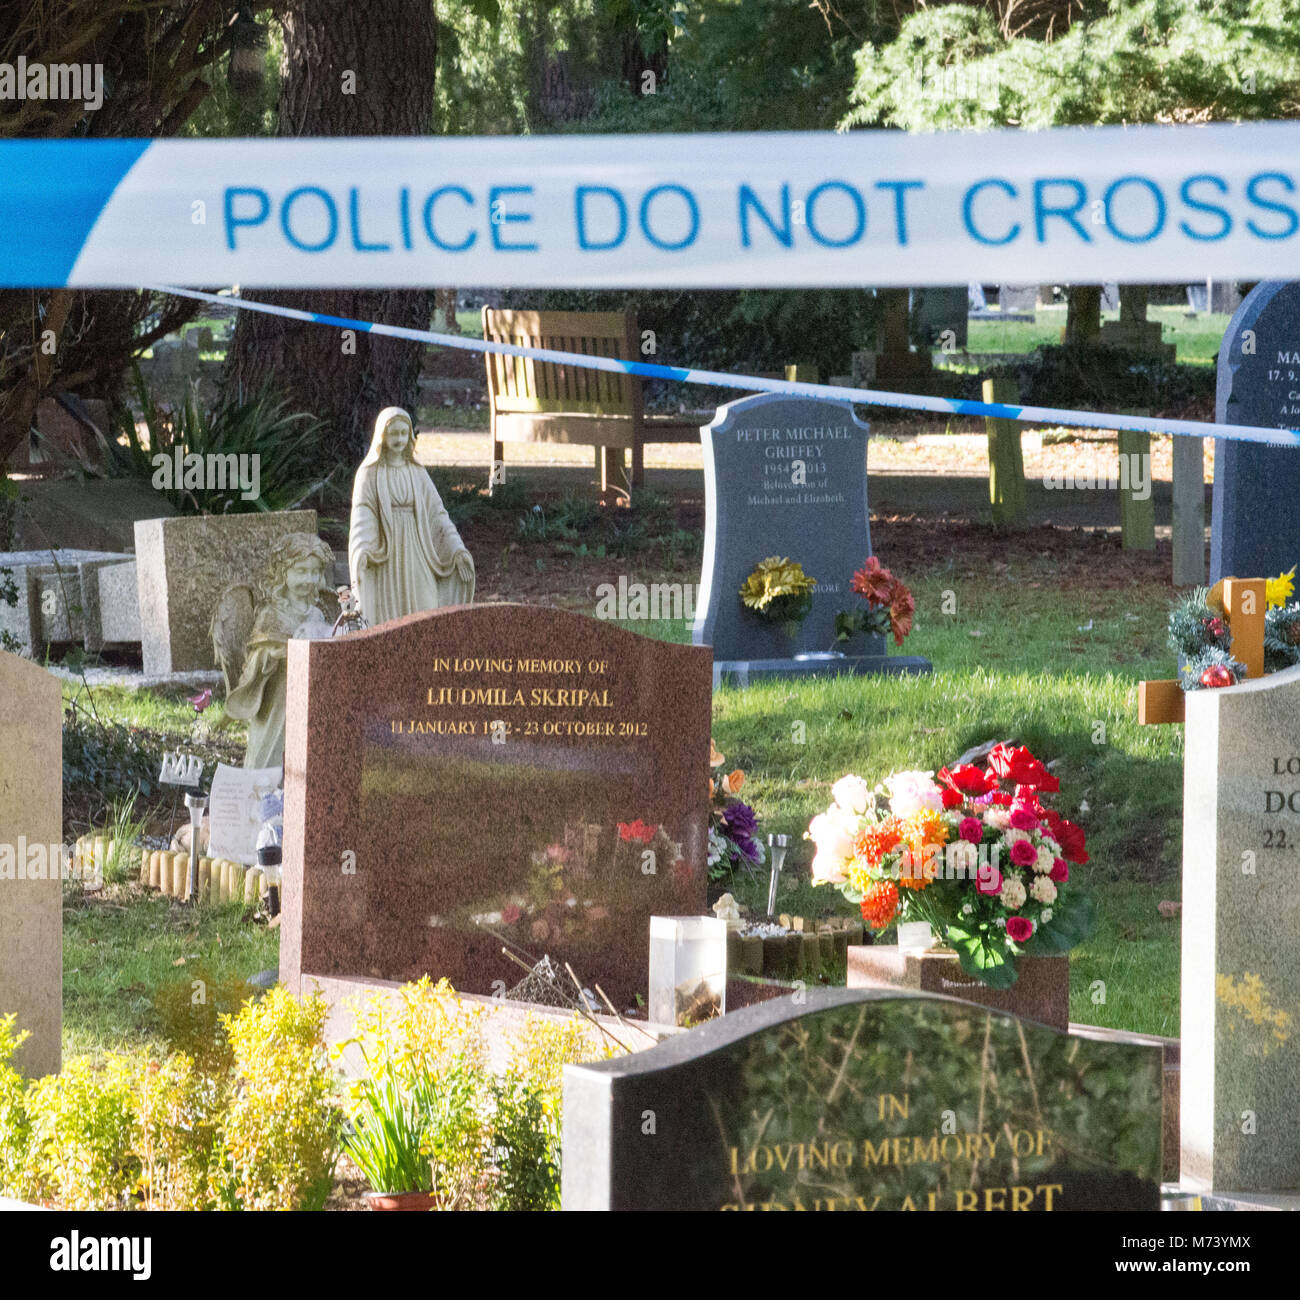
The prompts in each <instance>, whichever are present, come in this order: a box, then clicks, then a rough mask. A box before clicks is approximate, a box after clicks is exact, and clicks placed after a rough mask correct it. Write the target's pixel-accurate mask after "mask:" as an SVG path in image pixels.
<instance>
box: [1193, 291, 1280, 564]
mask: <svg viewBox="0 0 1300 1300" xmlns="http://www.w3.org/2000/svg"><path fill="white" fill-rule="evenodd" d="M1215 419H1217V420H1218V421H1220V422H1221V423H1227V424H1250V425H1258V426H1260V427H1261V428H1268V429H1295V428H1300V283H1294V282H1293V283H1288V282H1286V281H1281V280H1269V281H1265V282H1264V283H1263V284H1259V285H1256V286H1255V288H1254V289H1252V290H1251V292H1250V293H1249V294H1247V296H1246V298H1245V301H1244V302H1242V304H1241V306H1240V307H1238V308H1237V311H1236V313H1235V314H1234V315H1233V318H1232V320H1231V322H1230V323H1229V325H1228V330H1227V333H1226V334H1224V336H1223V344H1222V346H1221V347H1220V348H1219V384H1218V397H1217V401H1216V404H1215ZM1214 457H1215V459H1214V514H1213V521H1212V526H1211V532H1210V581H1211V582H1218V580H1219V579H1220V578H1271V577H1275V576H1276V575H1277V574H1279V573H1282V572H1284V571H1285V570H1287V569H1289V568H1290V567H1291V566H1292V565H1293V564H1295V563H1296V562H1297V560H1300V507H1298V506H1297V502H1300V446H1297V447H1294V448H1292V447H1272V446H1266V445H1265V444H1263V443H1253V442H1238V441H1220V442H1218V443H1217V444H1216V445H1215V449H1214Z"/></svg>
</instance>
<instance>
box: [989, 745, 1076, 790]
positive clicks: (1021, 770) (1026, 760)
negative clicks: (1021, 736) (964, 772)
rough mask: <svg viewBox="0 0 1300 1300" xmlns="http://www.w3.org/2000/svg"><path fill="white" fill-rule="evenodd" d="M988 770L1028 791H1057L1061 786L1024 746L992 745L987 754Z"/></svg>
mask: <svg viewBox="0 0 1300 1300" xmlns="http://www.w3.org/2000/svg"><path fill="white" fill-rule="evenodd" d="M989 770H990V771H991V772H994V773H996V775H998V776H999V777H1001V778H1002V779H1003V780H1004V781H1014V782H1015V783H1016V784H1017V785H1018V786H1027V787H1028V788H1029V789H1030V790H1059V789H1060V785H1061V783H1060V782H1059V781H1058V780H1057V778H1056V777H1054V776H1053V775H1052V774H1051V773H1050V772H1049V771H1048V770H1047V768H1045V767H1044V766H1043V765H1042V763H1040V762H1039V761H1038V759H1036V758H1035V757H1034V756H1033V754H1031V753H1030V752H1029V750H1028V749H1026V748H1025V746H1024V745H1018V746H1016V747H1015V748H1014V749H1013V748H1012V747H1011V746H1009V745H1006V744H1003V743H1001V742H999V743H998V744H996V745H994V746H993V748H992V750H991V751H990V752H989Z"/></svg>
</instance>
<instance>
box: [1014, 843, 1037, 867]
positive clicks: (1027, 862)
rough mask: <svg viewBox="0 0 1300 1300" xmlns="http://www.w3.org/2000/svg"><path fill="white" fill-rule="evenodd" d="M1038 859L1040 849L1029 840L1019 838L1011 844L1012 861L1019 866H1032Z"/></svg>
mask: <svg viewBox="0 0 1300 1300" xmlns="http://www.w3.org/2000/svg"><path fill="white" fill-rule="evenodd" d="M1037 860H1038V850H1037V849H1036V848H1034V846H1033V845H1032V844H1030V842H1029V841H1028V840H1017V841H1016V842H1015V843H1014V844H1013V845H1012V846H1011V861H1012V862H1014V863H1015V864H1016V866H1018V867H1032V866H1033V865H1034V863H1035V862H1036V861H1037Z"/></svg>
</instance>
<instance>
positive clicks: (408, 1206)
mask: <svg viewBox="0 0 1300 1300" xmlns="http://www.w3.org/2000/svg"><path fill="white" fill-rule="evenodd" d="M366 1203H367V1204H368V1205H369V1206H370V1208H371V1209H372V1210H432V1209H435V1208H436V1207H437V1204H438V1198H437V1197H436V1196H434V1194H433V1193H432V1192H367V1193H366Z"/></svg>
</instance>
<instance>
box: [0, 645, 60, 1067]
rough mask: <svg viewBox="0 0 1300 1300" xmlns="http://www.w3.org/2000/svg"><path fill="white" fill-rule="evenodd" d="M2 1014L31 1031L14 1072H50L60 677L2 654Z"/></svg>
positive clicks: (54, 1061)
mask: <svg viewBox="0 0 1300 1300" xmlns="http://www.w3.org/2000/svg"><path fill="white" fill-rule="evenodd" d="M0 738H3V743H0V1016H4V1015H9V1014H11V1013H13V1014H16V1015H17V1025H16V1028H17V1030H18V1032H19V1033H22V1032H23V1031H26V1032H27V1033H29V1034H30V1035H31V1037H30V1038H29V1039H28V1040H27V1042H25V1043H24V1044H23V1046H22V1047H20V1048H19V1049H18V1053H17V1055H16V1056H15V1058H14V1064H15V1067H16V1068H17V1069H18V1070H19V1072H20V1073H22V1074H26V1075H31V1076H33V1077H35V1076H37V1075H43V1074H57V1073H58V1070H59V1062H60V1058H61V1054H62V1045H61V1036H62V1026H63V885H62V882H61V878H60V876H61V871H62V856H61V852H60V846H61V843H62V839H63V702H62V692H61V689H60V686H59V680H58V678H57V677H54V676H53V675H52V674H50V673H48V672H46V671H45V669H44V668H41V667H40V666H39V665H38V664H34V663H30V662H28V661H27V660H25V659H21V658H19V657H18V656H17V655H11V654H4V653H0Z"/></svg>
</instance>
